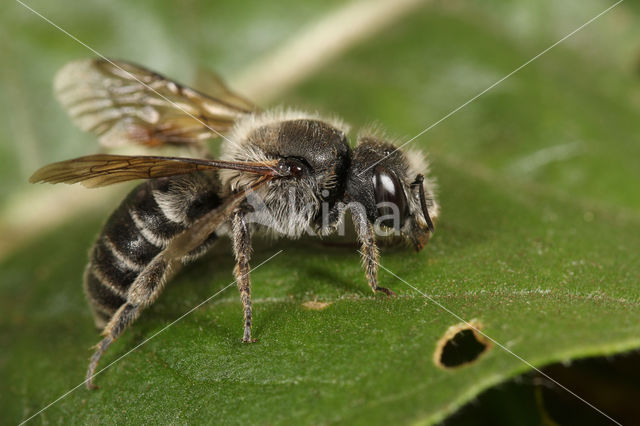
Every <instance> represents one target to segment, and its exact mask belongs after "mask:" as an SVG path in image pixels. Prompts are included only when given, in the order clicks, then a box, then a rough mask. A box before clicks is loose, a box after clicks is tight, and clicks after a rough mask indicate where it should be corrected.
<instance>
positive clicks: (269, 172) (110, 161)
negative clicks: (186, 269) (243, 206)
mask: <svg viewBox="0 0 640 426" xmlns="http://www.w3.org/2000/svg"><path fill="white" fill-rule="evenodd" d="M212 169H234V170H241V171H245V172H249V173H256V174H260V175H264V176H271V177H273V176H286V175H287V173H288V171H287V169H284V168H283V167H282V166H281V165H280V163H279V162H278V161H277V160H276V161H271V162H265V163H250V162H233V161H217V160H203V159H198V158H181V157H159V156H143V155H139V156H129V155H110V154H96V155H88V156H86V157H79V158H74V159H73V160H67V161H61V162H59V163H52V164H49V165H46V166H44V167H42V168H41V169H39V170H38V171H36V172H35V173H34V174H33V176H31V178H30V179H29V181H30V182H31V183H36V182H48V183H69V184H71V183H78V182H80V183H82V184H83V185H84V186H86V187H89V188H96V187H100V186H106V185H111V184H114V183H119V182H126V181H129V180H135V179H153V178H159V177H165V176H175V175H181V174H187V173H193V172H196V171H200V170H212Z"/></svg>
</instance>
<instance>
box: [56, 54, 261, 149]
mask: <svg viewBox="0 0 640 426" xmlns="http://www.w3.org/2000/svg"><path fill="white" fill-rule="evenodd" d="M54 86H55V91H56V95H57V97H58V99H59V100H60V102H61V103H62V105H63V106H64V107H65V109H66V110H67V111H68V112H69V115H71V117H72V118H73V120H74V122H75V123H76V124H77V125H78V126H79V127H80V128H81V129H82V130H85V131H89V132H92V133H95V134H96V135H98V136H99V140H100V143H101V144H102V145H104V146H110V147H112V146H119V145H124V144H127V143H131V142H133V143H137V144H142V145H147V146H159V145H164V144H199V143H202V142H203V141H204V140H206V139H210V138H215V137H219V136H221V133H222V132H225V131H227V130H229V129H230V128H231V127H232V126H233V124H234V122H235V121H236V120H237V119H238V118H239V117H241V116H243V115H245V114H249V113H251V112H253V111H256V110H257V108H256V107H255V106H254V105H253V104H251V103H250V102H249V101H247V100H245V99H243V98H242V97H240V96H238V95H236V94H234V93H232V92H231V91H229V90H228V89H226V87H225V90H224V91H220V92H219V98H214V97H210V96H207V95H205V94H203V93H200V92H198V91H196V90H193V89H190V88H188V87H185V86H182V85H181V84H179V83H176V82H174V81H171V80H169V79H167V78H165V77H163V76H161V75H160V74H157V73H155V72H152V71H149V70H147V69H145V68H143V67H140V66H137V65H133V64H130V63H128V62H123V61H111V60H104V59H89V60H81V61H76V62H71V63H69V64H67V65H66V66H64V67H63V68H62V69H61V70H60V71H59V72H58V74H57V76H56V79H55V84H54ZM221 86H222V87H224V86H223V85H221Z"/></svg>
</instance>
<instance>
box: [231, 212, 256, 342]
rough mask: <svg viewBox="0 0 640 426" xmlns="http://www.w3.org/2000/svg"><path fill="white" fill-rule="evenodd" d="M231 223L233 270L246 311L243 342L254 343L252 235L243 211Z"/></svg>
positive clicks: (235, 215) (237, 213)
mask: <svg viewBox="0 0 640 426" xmlns="http://www.w3.org/2000/svg"><path fill="white" fill-rule="evenodd" d="M231 223H232V238H233V254H234V255H235V258H236V266H235V268H233V274H234V275H235V278H236V283H237V285H238V290H239V291H240V299H241V300H242V308H243V311H244V334H243V335H242V341H243V342H253V340H251V320H252V310H251V278H250V277H249V272H250V267H249V259H250V258H251V235H250V233H249V228H248V227H247V223H246V221H245V218H244V214H243V213H242V212H241V211H237V212H235V213H234V215H233V219H232V222H231Z"/></svg>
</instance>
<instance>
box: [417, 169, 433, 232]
mask: <svg viewBox="0 0 640 426" xmlns="http://www.w3.org/2000/svg"><path fill="white" fill-rule="evenodd" d="M423 182H424V176H423V175H418V176H416V180H415V181H414V182H413V183H412V184H411V186H414V185H417V186H418V193H419V194H420V204H421V205H422V214H423V215H424V220H426V221H427V226H428V227H429V231H431V232H433V231H434V229H435V228H434V226H433V222H432V221H431V217H430V216H429V210H427V200H426V199H425V197H424V186H423V185H422V183H423Z"/></svg>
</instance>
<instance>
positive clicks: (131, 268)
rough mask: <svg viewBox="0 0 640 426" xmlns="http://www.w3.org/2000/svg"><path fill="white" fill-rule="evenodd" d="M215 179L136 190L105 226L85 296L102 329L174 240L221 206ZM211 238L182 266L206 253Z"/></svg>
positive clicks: (200, 176)
mask: <svg viewBox="0 0 640 426" xmlns="http://www.w3.org/2000/svg"><path fill="white" fill-rule="evenodd" d="M218 188H219V184H218V180H217V175H216V174H212V173H197V174H193V175H188V176H181V177H174V178H162V179H156V180H152V181H148V182H145V183H143V184H141V185H139V186H138V187H136V188H135V189H134V190H133V191H132V192H131V193H130V194H129V195H128V196H127V198H126V199H125V200H124V201H123V202H122V204H120V206H119V207H118V208H117V209H116V210H115V211H114V212H113V214H112V215H111V217H109V219H108V220H107V223H106V224H105V226H104V228H103V230H102V233H101V234H100V236H99V237H98V239H97V241H96V242H95V244H94V245H93V247H92V249H91V252H90V254H89V264H88V265H87V269H86V271H85V284H84V285H85V293H86V295H87V299H88V301H89V304H90V305H91V308H92V310H93V312H94V317H95V320H96V325H97V326H98V327H103V326H104V325H105V324H106V322H107V321H108V320H109V318H111V316H112V315H113V314H114V313H115V311H116V310H117V309H118V308H119V307H120V306H122V305H123V304H124V303H125V302H126V300H127V293H128V291H129V287H130V286H131V284H133V282H134V281H135V280H136V278H137V277H138V275H139V274H140V272H142V270H143V269H144V268H145V267H146V266H147V265H148V264H149V263H150V262H151V260H152V259H153V258H154V257H155V256H156V255H157V254H158V253H160V251H162V249H164V248H165V247H166V246H167V244H168V243H169V242H170V241H171V239H172V238H173V237H174V236H175V235H177V234H178V233H180V232H182V231H183V230H185V229H187V228H188V227H189V225H190V224H191V223H192V222H193V221H194V220H196V219H198V218H199V217H200V216H202V215H203V214H204V213H206V212H208V211H210V210H212V209H214V208H216V207H217V206H219V205H220V197H219V195H218ZM215 239H216V234H215V233H214V234H212V235H210V236H209V237H208V238H207V239H206V241H205V242H204V243H203V244H202V245H201V246H200V247H198V248H197V249H195V250H193V251H192V252H191V253H189V254H188V255H187V256H185V258H184V259H183V261H187V260H191V259H193V258H195V257H199V256H200V255H202V254H204V253H205V252H206V249H207V248H208V247H209V246H210V245H211V244H212V243H213V241H214V240H215Z"/></svg>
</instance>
